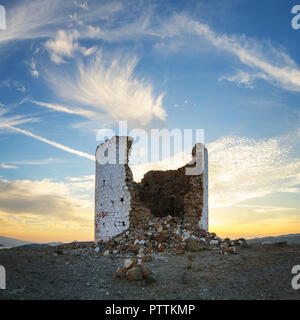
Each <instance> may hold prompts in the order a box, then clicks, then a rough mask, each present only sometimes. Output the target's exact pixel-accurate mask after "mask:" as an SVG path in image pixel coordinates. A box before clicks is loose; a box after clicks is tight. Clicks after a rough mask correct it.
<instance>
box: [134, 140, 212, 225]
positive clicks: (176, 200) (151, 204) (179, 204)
mask: <svg viewBox="0 0 300 320" xmlns="http://www.w3.org/2000/svg"><path fill="white" fill-rule="evenodd" d="M198 147H199V152H200V154H199V158H200V162H202V164H203V169H202V171H201V173H199V174H194V175H187V174H186V169H187V168H193V167H194V166H195V165H196V161H195V157H196V146H195V147H194V148H193V151H192V155H193V159H194V160H193V161H192V162H191V163H189V164H187V165H185V166H184V167H181V168H179V169H177V170H167V171H150V172H148V173H146V174H145V175H144V178H143V179H142V181H141V183H140V184H139V195H140V199H141V201H142V202H143V203H144V204H145V206H146V207H148V208H149V209H150V210H151V213H152V214H154V215H155V216H159V217H165V216H168V215H171V216H174V217H181V218H184V219H185V220H187V221H190V222H192V223H196V224H198V223H199V225H200V226H201V228H202V229H205V230H207V229H208V183H207V179H208V172H207V170H208V169H207V150H206V148H205V147H204V146H203V145H202V144H199V145H198Z"/></svg>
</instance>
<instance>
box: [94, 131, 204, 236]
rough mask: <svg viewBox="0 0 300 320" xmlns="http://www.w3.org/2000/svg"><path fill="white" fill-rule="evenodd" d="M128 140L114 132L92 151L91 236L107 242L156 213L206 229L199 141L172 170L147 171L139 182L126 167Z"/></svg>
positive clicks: (129, 145)
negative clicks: (186, 160) (188, 156)
mask: <svg viewBox="0 0 300 320" xmlns="http://www.w3.org/2000/svg"><path fill="white" fill-rule="evenodd" d="M131 145H132V139H131V138H129V137H113V138H112V139H110V140H107V141H106V142H105V143H102V144H101V145H100V146H98V147H97V150H96V186H95V241H100V240H103V241H108V240H109V239H111V238H113V237H114V236H116V235H118V234H120V233H121V232H123V231H124V230H127V229H128V228H129V226H130V225H134V226H137V225H138V224H139V223H140V222H141V221H143V220H144V219H149V217H151V215H155V216H167V215H172V216H178V217H181V218H183V219H184V220H187V221H190V222H191V223H193V224H198V225H199V226H200V228H202V229H204V230H208V156H207V150H206V148H205V146H204V145H203V144H200V143H198V144H196V145H195V147H194V148H193V150H192V156H193V160H192V161H191V162H190V163H188V164H187V165H185V166H183V167H181V168H179V169H177V170H167V171H150V172H148V173H146V174H145V176H144V178H143V179H142V181H141V182H140V183H136V182H134V181H133V176H132V172H131V169H130V168H129V166H128V157H129V154H130V150H131Z"/></svg>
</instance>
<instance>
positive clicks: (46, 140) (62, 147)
mask: <svg viewBox="0 0 300 320" xmlns="http://www.w3.org/2000/svg"><path fill="white" fill-rule="evenodd" d="M0 127H1V124H0ZM2 127H3V128H6V129H7V130H10V131H14V132H17V133H21V134H23V135H25V136H28V137H31V138H34V139H36V140H39V141H41V142H44V143H47V144H49V145H51V146H53V147H55V148H58V149H61V150H63V151H66V152H68V153H72V154H75V155H77V156H79V157H82V158H86V159H89V160H92V161H94V160H95V157H94V156H92V155H90V154H88V153H85V152H81V151H79V150H76V149H73V148H70V147H67V146H65V145H63V144H61V143H57V142H54V141H52V140H49V139H46V138H44V137H41V136H39V135H37V134H34V133H31V132H29V131H27V130H23V129H20V128H17V127H15V126H12V125H8V124H7V125H3V126H2Z"/></svg>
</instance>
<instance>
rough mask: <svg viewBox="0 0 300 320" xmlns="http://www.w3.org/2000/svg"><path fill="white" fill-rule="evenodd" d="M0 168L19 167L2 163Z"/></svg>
mask: <svg viewBox="0 0 300 320" xmlns="http://www.w3.org/2000/svg"><path fill="white" fill-rule="evenodd" d="M0 168H1V169H17V168H18V167H16V166H12V165H10V164H5V163H0Z"/></svg>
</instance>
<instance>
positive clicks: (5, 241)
mask: <svg viewBox="0 0 300 320" xmlns="http://www.w3.org/2000/svg"><path fill="white" fill-rule="evenodd" d="M0 243H1V245H2V246H4V247H17V246H22V245H25V244H31V243H33V242H28V241H24V240H19V239H14V238H7V237H1V236H0Z"/></svg>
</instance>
